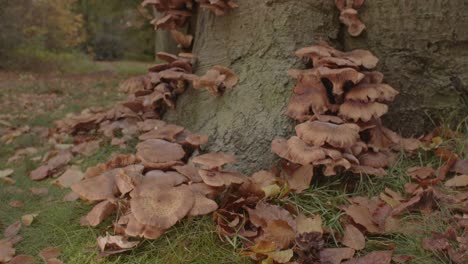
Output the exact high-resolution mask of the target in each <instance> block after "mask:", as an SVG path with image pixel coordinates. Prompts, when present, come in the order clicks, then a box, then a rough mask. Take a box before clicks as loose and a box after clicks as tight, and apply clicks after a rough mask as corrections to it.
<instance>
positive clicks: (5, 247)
mask: <svg viewBox="0 0 468 264" xmlns="http://www.w3.org/2000/svg"><path fill="white" fill-rule="evenodd" d="M14 255H15V249H14V248H13V244H12V243H11V242H9V241H7V240H5V239H3V240H0V263H7V262H9V261H10V260H11V259H12V258H13V256H14Z"/></svg>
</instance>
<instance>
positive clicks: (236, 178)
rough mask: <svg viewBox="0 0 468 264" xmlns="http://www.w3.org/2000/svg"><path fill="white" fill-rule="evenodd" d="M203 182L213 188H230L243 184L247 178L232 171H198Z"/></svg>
mask: <svg viewBox="0 0 468 264" xmlns="http://www.w3.org/2000/svg"><path fill="white" fill-rule="evenodd" d="M198 172H199V173H200V177H201V178H202V179H203V182H204V183H205V184H206V185H208V186H212V187H221V186H230V185H231V184H241V183H243V182H244V181H245V180H246V178H245V176H244V175H242V174H240V173H238V172H232V171H212V170H205V169H200V170H199V171H198Z"/></svg>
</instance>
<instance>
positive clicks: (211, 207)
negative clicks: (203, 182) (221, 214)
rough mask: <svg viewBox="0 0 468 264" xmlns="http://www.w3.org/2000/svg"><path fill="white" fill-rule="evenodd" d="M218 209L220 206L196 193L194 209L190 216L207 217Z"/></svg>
mask: <svg viewBox="0 0 468 264" xmlns="http://www.w3.org/2000/svg"><path fill="white" fill-rule="evenodd" d="M216 209H218V204H217V203H216V202H215V201H213V200H211V199H208V198H206V197H205V196H204V195H203V194H200V193H196V194H195V201H194V204H193V207H192V209H191V210H190V211H189V212H188V215H189V216H199V215H207V214H209V213H211V212H214V211H215V210H216Z"/></svg>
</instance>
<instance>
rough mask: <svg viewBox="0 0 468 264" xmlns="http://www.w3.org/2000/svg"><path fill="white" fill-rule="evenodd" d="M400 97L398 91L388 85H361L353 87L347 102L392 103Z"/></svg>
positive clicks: (347, 96)
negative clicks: (396, 97)
mask: <svg viewBox="0 0 468 264" xmlns="http://www.w3.org/2000/svg"><path fill="white" fill-rule="evenodd" d="M397 95H398V91H397V90H395V89H393V87H391V86H390V85H388V84H383V83H381V84H373V83H370V84H359V85H357V86H355V87H353V88H352V89H351V90H350V91H349V92H348V93H347V94H346V96H345V99H346V100H352V101H359V102H363V103H368V102H376V101H377V102H390V101H393V99H395V96H397Z"/></svg>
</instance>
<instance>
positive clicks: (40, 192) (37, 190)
mask: <svg viewBox="0 0 468 264" xmlns="http://www.w3.org/2000/svg"><path fill="white" fill-rule="evenodd" d="M29 190H30V191H31V193H32V194H33V195H37V196H45V195H47V194H49V189H48V188H46V187H32V188H30V189H29Z"/></svg>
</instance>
